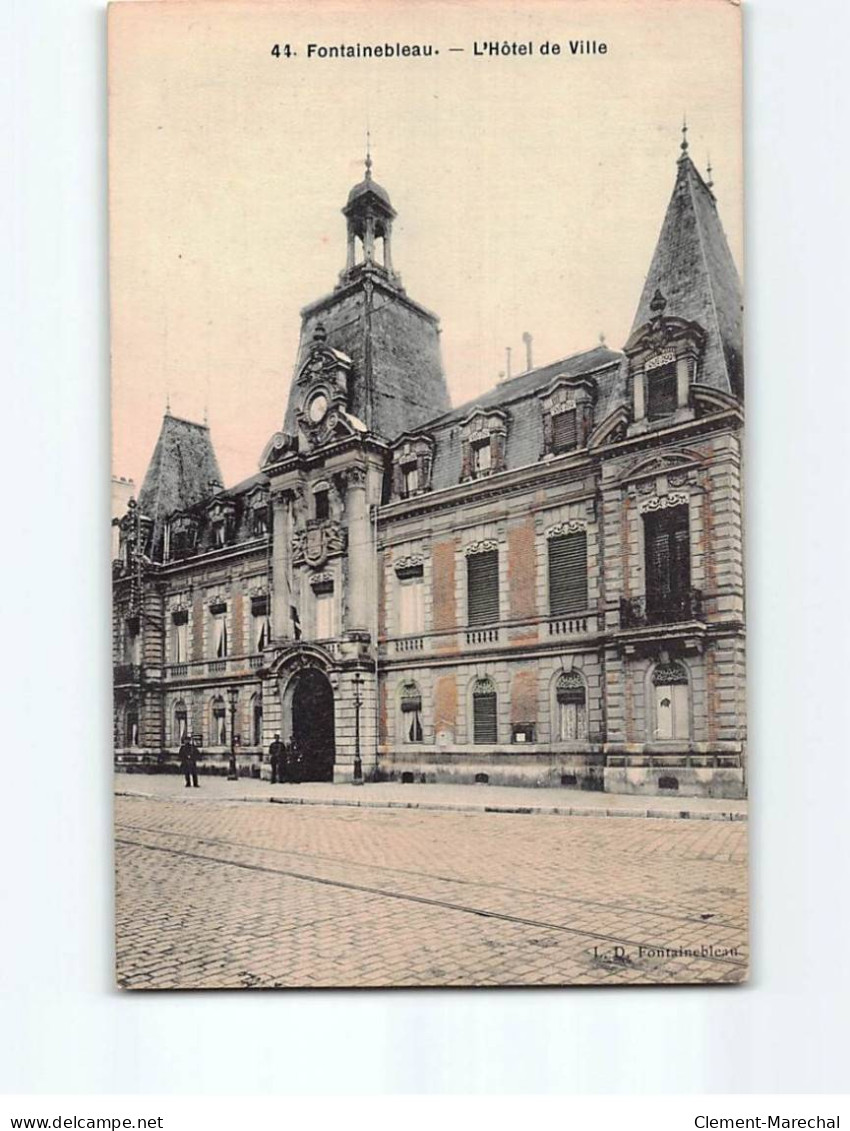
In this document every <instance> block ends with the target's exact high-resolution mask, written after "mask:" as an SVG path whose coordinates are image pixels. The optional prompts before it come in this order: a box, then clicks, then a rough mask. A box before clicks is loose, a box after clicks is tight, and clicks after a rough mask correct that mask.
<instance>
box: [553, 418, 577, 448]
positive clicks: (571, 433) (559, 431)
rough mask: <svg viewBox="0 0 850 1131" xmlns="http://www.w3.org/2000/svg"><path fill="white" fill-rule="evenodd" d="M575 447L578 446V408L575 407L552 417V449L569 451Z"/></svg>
mask: <svg viewBox="0 0 850 1131" xmlns="http://www.w3.org/2000/svg"><path fill="white" fill-rule="evenodd" d="M575 447H578V427H577V424H576V410H575V409H574V408H573V409H570V410H569V411H568V412H559V413H557V414H556V415H555V416H553V417H552V450H553V451H555V452H568V451H570V450H571V449H572V448H575Z"/></svg>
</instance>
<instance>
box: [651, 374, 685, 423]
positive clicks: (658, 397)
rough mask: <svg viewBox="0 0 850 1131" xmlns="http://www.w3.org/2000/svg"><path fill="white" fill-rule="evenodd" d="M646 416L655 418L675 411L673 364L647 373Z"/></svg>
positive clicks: (675, 395)
mask: <svg viewBox="0 0 850 1131" xmlns="http://www.w3.org/2000/svg"><path fill="white" fill-rule="evenodd" d="M647 383H648V385H649V391H648V397H647V416H648V417H649V419H650V420H655V419H656V418H657V417H659V416H669V415H670V414H671V413H673V412H675V411H676V407H677V403H678V396H677V388H676V384H677V382H676V369H675V366H672V365H671V366H665V368H664V369H658V370H656V371H655V372H654V373H649V374H648V382H647Z"/></svg>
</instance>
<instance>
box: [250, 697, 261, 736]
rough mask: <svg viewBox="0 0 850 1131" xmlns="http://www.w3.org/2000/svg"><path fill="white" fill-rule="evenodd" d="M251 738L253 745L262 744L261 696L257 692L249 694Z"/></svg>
mask: <svg viewBox="0 0 850 1131" xmlns="http://www.w3.org/2000/svg"><path fill="white" fill-rule="evenodd" d="M251 738H252V740H253V744H254V746H262V744H263V697H262V695H260V694H259V693H258V694H256V695H252V696H251Z"/></svg>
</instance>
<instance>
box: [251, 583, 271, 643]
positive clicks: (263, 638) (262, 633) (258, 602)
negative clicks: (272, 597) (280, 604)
mask: <svg viewBox="0 0 850 1131" xmlns="http://www.w3.org/2000/svg"><path fill="white" fill-rule="evenodd" d="M251 616H252V617H253V620H254V625H253V628H254V631H253V641H254V651H255V652H262V650H263V649H264V648H265V647H266V645H267V644H268V643H269V641H270V640H271V635H272V633H271V621H270V620H269V599H268V597H267V596H265V595H264V596H260V597H252V598H251Z"/></svg>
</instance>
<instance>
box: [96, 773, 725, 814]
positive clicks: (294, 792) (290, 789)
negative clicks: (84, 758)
mask: <svg viewBox="0 0 850 1131" xmlns="http://www.w3.org/2000/svg"><path fill="white" fill-rule="evenodd" d="M200 783H201V784H200V788H199V789H186V788H185V786H184V784H183V778H182V777H180V776H178V775H176V774H116V775H115V793H116V794H117V795H118V796H124V797H145V798H150V799H154V800H158V799H162V800H165V799H167V800H169V801H183V802H186V803H187V804H191V803H193V802H195V801H196V800H199V801H200V800H205V801H254V802H269V801H271V802H274V803H277V804H281V805H339V806H345V807H349V808H351V807H354V808H363V809H433V810H443V811H454V812H468V813H531V814H535V815H538V816H540V815H553V816H563V817H656V818H667V819H690V820H702V821H746V819H747V802H746V801H730V800H726V799H722V798H702V797H636V796H629V795H626V794H615V793H586V792H584V791H582V790H576V789H543V788H530V787H520V786H497V785H421V784H418V783H414V784H409V785H402V784H401V783H399V782H379V783H366V784H364V785H362V786H355V785H349V784H339V785H337V784H334V783H332V782H304V783H302V784H301V785H272V784H271V783H270V782H265V781H259V780H257V779H256V778H240V779H239V781H238V782H230V781H228V780H227V779H226V778H224V777H213V776H210V777H205V776H202V777H201V779H200Z"/></svg>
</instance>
